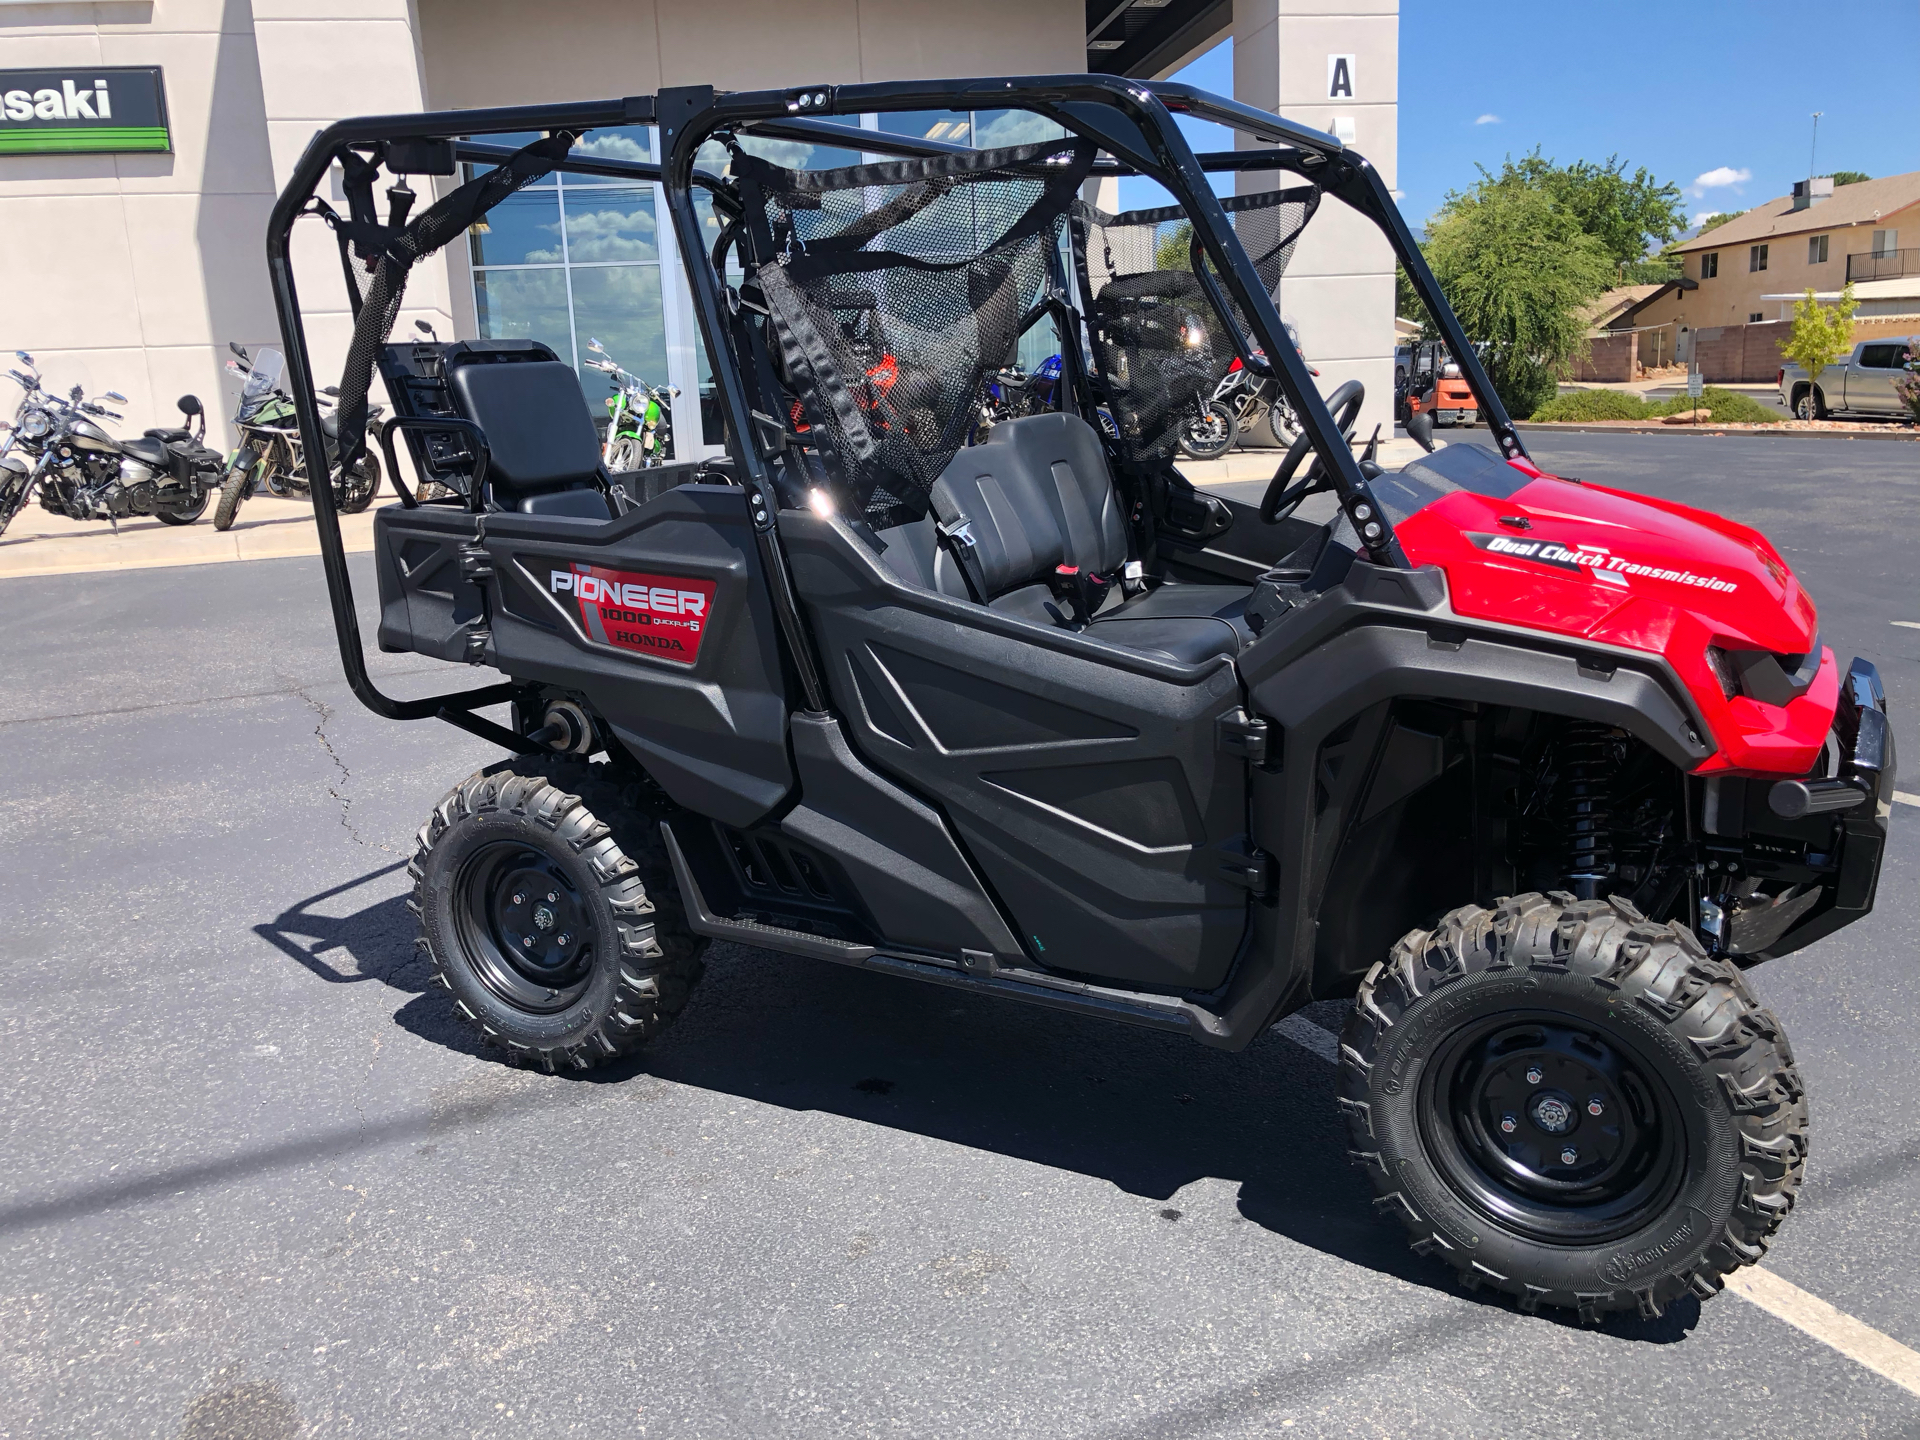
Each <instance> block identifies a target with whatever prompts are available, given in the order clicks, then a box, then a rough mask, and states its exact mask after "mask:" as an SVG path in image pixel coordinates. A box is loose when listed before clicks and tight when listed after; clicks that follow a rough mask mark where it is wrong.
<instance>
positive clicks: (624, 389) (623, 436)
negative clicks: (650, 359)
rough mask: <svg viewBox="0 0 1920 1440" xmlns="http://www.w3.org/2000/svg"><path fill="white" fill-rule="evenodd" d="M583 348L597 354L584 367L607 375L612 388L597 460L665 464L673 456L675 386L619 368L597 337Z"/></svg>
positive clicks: (628, 466) (636, 466)
mask: <svg viewBox="0 0 1920 1440" xmlns="http://www.w3.org/2000/svg"><path fill="white" fill-rule="evenodd" d="M587 348H588V349H589V350H591V351H593V353H594V354H596V355H598V356H599V357H600V358H599V359H598V360H589V361H587V362H586V366H587V368H588V369H589V370H598V371H600V372H601V374H603V375H606V376H608V377H610V378H611V379H612V381H613V389H614V393H613V394H611V395H609V396H608V397H607V410H608V412H609V419H608V421H607V439H606V443H605V444H604V445H603V446H602V447H601V450H600V458H601V461H602V462H603V463H604V464H605V465H606V467H607V469H609V470H612V471H620V470H646V469H651V468H653V467H654V466H658V465H664V464H666V463H667V462H668V461H669V460H671V459H672V458H673V400H674V397H675V396H677V395H678V394H679V393H680V390H679V387H678V386H674V385H649V384H647V382H646V381H644V380H642V379H641V378H640V377H639V376H638V375H634V374H630V373H629V372H628V371H625V370H622V369H621V368H620V366H619V364H618V363H617V362H616V361H615V360H614V358H613V357H612V356H611V355H609V354H607V351H606V347H605V346H603V345H602V344H601V343H600V342H599V341H598V340H591V339H590V340H588V341H587Z"/></svg>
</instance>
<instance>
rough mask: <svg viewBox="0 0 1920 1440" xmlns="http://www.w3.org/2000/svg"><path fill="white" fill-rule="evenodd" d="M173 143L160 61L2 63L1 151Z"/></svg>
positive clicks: (156, 147)
mask: <svg viewBox="0 0 1920 1440" xmlns="http://www.w3.org/2000/svg"><path fill="white" fill-rule="evenodd" d="M172 149H173V139H172V137H171V136H170V135H169V134H168V133H167V88H166V84H165V82H164V81H163V80H162V79H161V76H160V67H159V66H158V65H99V66H95V67H93V68H92V69H88V70H71V69H69V70H0V155H72V154H76V153H96V154H97V153H99V152H102V151H127V150H136V151H137V150H145V151H159V152H163V153H164V152H167V151H171V150H172Z"/></svg>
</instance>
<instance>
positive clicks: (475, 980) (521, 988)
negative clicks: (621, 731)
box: [408, 757, 706, 1071]
mask: <svg viewBox="0 0 1920 1440" xmlns="http://www.w3.org/2000/svg"><path fill="white" fill-rule="evenodd" d="M408 874H409V875H411V876H412V878H413V901H412V909H413V911H414V913H415V914H416V915H417V916H418V917H419V919H420V929H421V934H422V941H421V943H422V944H423V945H424V946H425V948H426V951H427V956H428V959H429V960H430V961H431V963H432V966H433V972H434V976H435V978H436V979H438V980H439V981H440V983H441V984H442V985H444V986H446V988H447V989H448V990H450V991H452V992H453V1002H454V1009H455V1010H456V1011H458V1012H459V1013H460V1015H461V1016H462V1017H463V1018H465V1019H466V1020H468V1021H470V1022H471V1023H472V1024H473V1025H474V1026H475V1027H476V1028H478V1030H479V1031H480V1034H481V1035H482V1036H483V1037H484V1038H485V1039H487V1040H488V1041H491V1042H492V1043H494V1044H496V1045H500V1046H503V1047H505V1048H506V1049H507V1050H508V1051H509V1052H511V1053H512V1054H513V1055H514V1056H515V1057H516V1058H518V1059H520V1060H522V1061H523V1062H525V1063H529V1064H533V1065H537V1066H539V1067H540V1068H542V1069H545V1070H548V1071H555V1070H561V1069H567V1070H587V1069H591V1068H592V1067H593V1066H595V1065H598V1064H600V1063H602V1062H603V1061H606V1060H610V1059H613V1058H614V1057H616V1056H619V1055H623V1054H625V1053H626V1052H627V1051H629V1050H631V1049H633V1048H634V1047H635V1046H636V1045H639V1044H640V1043H642V1042H643V1041H645V1040H648V1039H650V1038H652V1037H653V1036H654V1035H656V1034H658V1033H659V1031H660V1030H662V1029H663V1028H665V1027H666V1026H667V1025H668V1024H669V1023H670V1022H671V1021H672V1020H673V1019H674V1018H675V1017H676V1016H677V1015H678V1014H679V1013H680V1010H681V1008H682V1007H683V1006H684V1005H685V1004H686V1002H687V996H688V994H689V992H690V991H691V990H692V989H693V986H694V985H695V983H696V982H697V981H698V980H699V978H700V970H701V966H700V955H701V952H702V951H703V950H704V949H705V948H706V941H704V940H702V939H700V938H699V937H697V936H696V935H694V934H693V932H692V931H691V930H689V929H688V928H687V923H686V917H685V914H684V912H683V911H682V909H681V906H680V901H679V892H678V889H677V887H676V886H675V884H674V879H673V874H672V869H671V867H670V865H669V863H668V861H667V858H666V855H665V850H664V846H663V844H662V842H661V839H660V835H659V831H658V828H657V827H656V825H655V824H654V823H653V821H652V819H651V818H650V817H649V816H648V815H647V814H646V813H645V812H644V811H643V810H642V809H641V804H640V795H639V790H638V787H637V786H634V785H631V784H626V783H623V782H621V781H619V780H618V779H616V778H615V777H613V776H612V775H611V774H610V773H609V772H608V771H607V768H606V767H605V766H604V765H589V764H586V763H585V762H582V761H578V760H570V759H568V760H563V759H560V758H557V757H553V758H547V757H521V758H518V759H514V760H506V761H502V762H500V763H499V764H497V765H492V766H489V767H488V768H487V769H485V770H482V771H480V772H479V773H478V774H476V775H474V776H472V777H470V778H469V779H467V780H465V781H464V782H462V783H461V784H459V785H457V786H455V787H454V788H453V790H452V791H450V792H449V793H448V795H447V797H446V798H445V799H444V800H442V801H441V802H440V804H439V805H438V806H436V807H435V809H434V812H433V815H432V816H431V817H430V818H429V819H428V821H427V823H426V824H425V825H424V826H422V827H421V830H420V834H419V837H418V839H417V840H416V842H415V850H414V856H413V862H412V864H411V865H410V866H409V867H408Z"/></svg>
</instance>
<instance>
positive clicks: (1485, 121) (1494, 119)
mask: <svg viewBox="0 0 1920 1440" xmlns="http://www.w3.org/2000/svg"><path fill="white" fill-rule="evenodd" d="M1473 123H1474V124H1476V125H1498V124H1499V123H1500V117H1499V116H1498V115H1482V116H1481V117H1480V118H1479V119H1478V120H1476V121H1474V122H1473Z"/></svg>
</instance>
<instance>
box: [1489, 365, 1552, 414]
mask: <svg viewBox="0 0 1920 1440" xmlns="http://www.w3.org/2000/svg"><path fill="white" fill-rule="evenodd" d="M1487 371H1488V376H1487V378H1488V379H1490V380H1492V381H1493V389H1494V393H1495V394H1497V395H1498V396H1499V397H1500V403H1501V404H1502V405H1504V406H1506V407H1507V414H1509V415H1522V416H1525V415H1532V414H1533V413H1534V411H1536V410H1538V409H1539V408H1540V407H1541V406H1542V405H1545V404H1547V403H1549V402H1550V401H1551V400H1552V399H1553V397H1554V396H1555V395H1556V394H1557V393H1558V392H1559V389H1560V383H1559V382H1558V381H1557V380H1555V379H1554V378H1553V371H1551V370H1549V369H1548V368H1547V367H1546V366H1544V365H1541V364H1538V363H1536V362H1535V361H1533V360H1530V359H1528V358H1527V357H1526V356H1524V355H1515V354H1509V355H1506V356H1504V357H1503V356H1500V355H1489V356H1488V357H1487Z"/></svg>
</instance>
